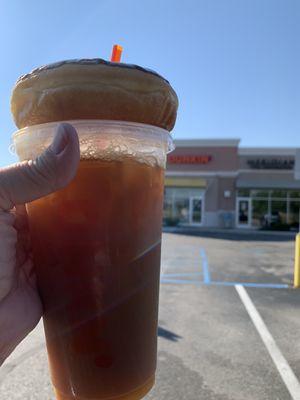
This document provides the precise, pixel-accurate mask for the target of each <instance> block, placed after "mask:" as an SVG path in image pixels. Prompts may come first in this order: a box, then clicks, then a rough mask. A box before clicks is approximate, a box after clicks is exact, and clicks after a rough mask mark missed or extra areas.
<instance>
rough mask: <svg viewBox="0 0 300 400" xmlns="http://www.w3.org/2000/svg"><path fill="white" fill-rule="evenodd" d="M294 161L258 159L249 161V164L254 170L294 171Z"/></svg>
mask: <svg viewBox="0 0 300 400" xmlns="http://www.w3.org/2000/svg"><path fill="white" fill-rule="evenodd" d="M294 163H295V162H294V160H291V159H288V160H284V159H277V158H257V159H254V160H248V161H247V164H248V165H249V167H250V168H252V169H293V168H294Z"/></svg>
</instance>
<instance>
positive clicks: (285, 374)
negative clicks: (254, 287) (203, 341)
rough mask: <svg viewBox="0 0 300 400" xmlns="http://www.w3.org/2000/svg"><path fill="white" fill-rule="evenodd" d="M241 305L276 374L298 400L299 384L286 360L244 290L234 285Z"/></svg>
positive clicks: (295, 399)
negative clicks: (273, 365) (259, 338)
mask: <svg viewBox="0 0 300 400" xmlns="http://www.w3.org/2000/svg"><path fill="white" fill-rule="evenodd" d="M235 288H236V291H237V292H238V294H239V296H240V299H241V301H242V303H243V304H244V306H245V308H246V310H247V312H248V314H249V316H250V318H251V320H252V322H253V324H254V326H255V328H256V330H257V332H258V333H259V336H260V337H261V340H262V341H263V343H264V344H265V346H266V348H267V350H268V352H269V354H270V356H271V358H272V360H273V362H274V364H275V366H276V368H277V369H278V372H279V374H280V376H281V378H282V380H283V382H284V383H285V386H286V387H287V389H288V391H289V392H290V395H291V397H292V399H293V400H300V383H299V381H298V379H297V377H296V375H295V374H294V372H293V370H292V369H291V367H290V366H289V364H288V362H287V360H286V359H285V358H284V356H283V355H282V353H281V351H280V349H279V347H278V346H277V344H276V342H275V340H274V339H273V337H272V335H271V333H270V332H269V330H268V328H267V326H266V324H265V323H264V321H263V319H262V318H261V316H260V314H259V312H258V311H257V309H256V308H255V306H254V304H253V302H252V300H251V298H250V297H249V295H248V293H247V291H246V289H245V288H244V287H243V286H242V285H235Z"/></svg>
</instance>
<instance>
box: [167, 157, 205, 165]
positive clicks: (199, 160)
mask: <svg viewBox="0 0 300 400" xmlns="http://www.w3.org/2000/svg"><path fill="white" fill-rule="evenodd" d="M211 160H212V156H211V155H172V154H171V155H169V156H168V163H169V164H202V165H203V164H208V163H209V162H210V161H211Z"/></svg>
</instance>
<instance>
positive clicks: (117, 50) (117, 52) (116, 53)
mask: <svg viewBox="0 0 300 400" xmlns="http://www.w3.org/2000/svg"><path fill="white" fill-rule="evenodd" d="M122 51H123V47H122V46H120V45H119V44H115V45H114V47H113V50H112V53H111V59H110V61H111V62H120V60H121V55H122Z"/></svg>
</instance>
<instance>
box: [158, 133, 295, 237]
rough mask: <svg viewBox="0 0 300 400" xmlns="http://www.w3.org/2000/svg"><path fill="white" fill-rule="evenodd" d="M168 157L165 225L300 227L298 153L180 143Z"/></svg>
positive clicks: (226, 142)
mask: <svg viewBox="0 0 300 400" xmlns="http://www.w3.org/2000/svg"><path fill="white" fill-rule="evenodd" d="M175 145H176V149H175V150H174V151H173V152H172V153H170V154H169V156H168V165H167V171H166V179H165V203H164V224H165V225H173V226H174V225H181V226H186V225H193V226H199V227H201V226H203V227H227V228H234V227H236V228H257V229H259V228H266V229H273V228H274V229H297V228H298V222H299V208H300V181H297V180H295V178H294V165H295V154H296V149H295V148H294V149H293V148H243V147H239V140H236V139H222V140H177V141H175Z"/></svg>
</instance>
